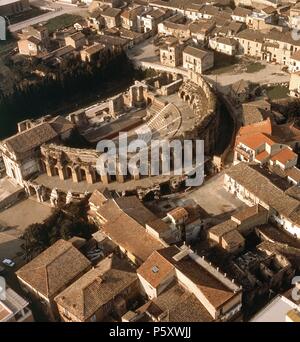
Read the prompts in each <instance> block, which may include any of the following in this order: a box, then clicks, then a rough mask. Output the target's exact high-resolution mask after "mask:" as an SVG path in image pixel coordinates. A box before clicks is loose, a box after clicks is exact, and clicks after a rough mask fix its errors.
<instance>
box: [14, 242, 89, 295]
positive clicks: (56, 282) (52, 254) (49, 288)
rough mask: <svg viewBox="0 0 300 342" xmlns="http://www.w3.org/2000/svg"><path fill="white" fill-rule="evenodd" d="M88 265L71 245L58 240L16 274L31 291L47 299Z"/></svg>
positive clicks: (83, 257)
mask: <svg viewBox="0 0 300 342" xmlns="http://www.w3.org/2000/svg"><path fill="white" fill-rule="evenodd" d="M90 264H91V263H90V261H89V260H88V259H87V258H86V257H85V256H84V255H83V254H82V253H80V252H79V251H78V250H77V248H75V247H74V246H73V245H72V243H70V242H68V241H65V240H58V241H57V242H56V243H55V244H54V245H52V246H51V247H49V248H48V249H46V250H45V251H44V252H42V253H41V254H40V255H38V256H37V257H36V258H34V259H33V260H32V261H30V262H29V263H28V264H26V265H25V266H23V267H22V268H20V269H19V270H18V271H17V272H16V274H17V276H18V278H20V279H21V280H23V281H24V282H26V283H27V284H29V285H30V286H31V287H32V288H33V289H35V290H36V291H38V292H39V293H41V294H42V295H44V296H46V297H48V298H49V297H51V296H53V295H56V294H58V293H59V292H60V291H61V290H62V289H63V288H65V287H66V286H68V285H69V284H70V283H71V282H72V280H74V279H75V278H76V277H77V276H78V275H79V274H80V273H82V272H84V271H85V270H87V269H88V268H89V267H90Z"/></svg>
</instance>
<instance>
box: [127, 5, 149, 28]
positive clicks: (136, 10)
mask: <svg viewBox="0 0 300 342" xmlns="http://www.w3.org/2000/svg"><path fill="white" fill-rule="evenodd" d="M144 11H145V8H144V6H136V7H133V8H127V9H126V10H125V11H123V12H122V14H121V25H122V27H124V28H125V29H127V30H132V31H138V28H139V22H138V16H139V15H141V14H142V13H143V12H144Z"/></svg>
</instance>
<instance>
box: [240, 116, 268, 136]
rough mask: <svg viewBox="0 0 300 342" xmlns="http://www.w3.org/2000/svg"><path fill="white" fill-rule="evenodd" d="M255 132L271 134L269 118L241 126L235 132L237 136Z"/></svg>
mask: <svg viewBox="0 0 300 342" xmlns="http://www.w3.org/2000/svg"><path fill="white" fill-rule="evenodd" d="M256 133H265V134H269V135H271V134H272V123H271V120H270V118H267V119H266V120H264V121H260V122H255V123H253V124H251V125H247V126H242V127H241V128H240V129H239V131H238V133H237V137H240V136H245V135H252V134H256Z"/></svg>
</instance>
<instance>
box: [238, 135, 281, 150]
mask: <svg viewBox="0 0 300 342" xmlns="http://www.w3.org/2000/svg"><path fill="white" fill-rule="evenodd" d="M239 143H242V144H243V145H246V146H248V147H249V148H251V149H253V150H255V149H257V148H258V147H260V146H262V145H264V144H268V145H270V146H272V145H274V144H276V143H275V141H274V140H272V139H271V138H270V137H268V136H267V135H266V134H263V133H257V134H254V135H248V136H242V137H240V138H239Z"/></svg>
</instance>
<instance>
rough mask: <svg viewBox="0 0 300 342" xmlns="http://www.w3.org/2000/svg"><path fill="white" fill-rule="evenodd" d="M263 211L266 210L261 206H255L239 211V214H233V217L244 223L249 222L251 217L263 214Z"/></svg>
mask: <svg viewBox="0 0 300 342" xmlns="http://www.w3.org/2000/svg"><path fill="white" fill-rule="evenodd" d="M262 211H266V209H265V208H263V207H262V206H261V205H259V204H257V205H253V206H252V207H248V208H245V209H242V210H240V211H238V212H237V213H235V214H233V215H232V216H231V217H232V218H233V219H236V220H238V221H239V222H241V223H242V222H243V221H245V220H247V219H248V218H250V217H253V216H255V215H257V214H258V213H259V212H262Z"/></svg>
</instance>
